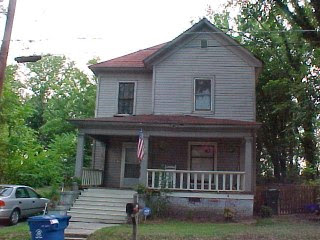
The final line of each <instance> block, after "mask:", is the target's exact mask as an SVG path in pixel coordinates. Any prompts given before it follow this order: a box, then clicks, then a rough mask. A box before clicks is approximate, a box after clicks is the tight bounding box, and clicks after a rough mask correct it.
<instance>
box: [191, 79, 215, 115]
mask: <svg viewBox="0 0 320 240" xmlns="http://www.w3.org/2000/svg"><path fill="white" fill-rule="evenodd" d="M211 85H212V81H211V79H195V81H194V110H195V111H211V110H212V92H211V89H212V87H211Z"/></svg>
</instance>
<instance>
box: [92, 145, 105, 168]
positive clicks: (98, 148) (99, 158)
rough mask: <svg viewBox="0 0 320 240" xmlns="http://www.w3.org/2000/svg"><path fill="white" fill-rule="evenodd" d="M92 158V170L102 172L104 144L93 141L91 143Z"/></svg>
mask: <svg viewBox="0 0 320 240" xmlns="http://www.w3.org/2000/svg"><path fill="white" fill-rule="evenodd" d="M93 146H94V150H93V158H92V166H91V167H92V168H93V169H99V170H104V164H105V162H104V160H105V144H104V143H102V142H100V141H97V140H95V141H94V142H93Z"/></svg>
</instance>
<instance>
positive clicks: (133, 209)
mask: <svg viewBox="0 0 320 240" xmlns="http://www.w3.org/2000/svg"><path fill="white" fill-rule="evenodd" d="M126 213H127V215H128V217H129V218H131V221H132V240H137V239H138V238H137V235H138V215H139V206H138V204H134V203H127V205H126Z"/></svg>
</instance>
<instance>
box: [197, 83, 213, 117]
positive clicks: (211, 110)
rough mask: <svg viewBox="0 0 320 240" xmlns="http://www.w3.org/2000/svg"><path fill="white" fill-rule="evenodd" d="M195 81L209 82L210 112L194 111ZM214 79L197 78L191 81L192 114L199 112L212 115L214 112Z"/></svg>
mask: <svg viewBox="0 0 320 240" xmlns="http://www.w3.org/2000/svg"><path fill="white" fill-rule="evenodd" d="M197 80H207V81H210V85H211V86H210V90H211V92H210V94H211V95H210V96H211V98H210V110H207V109H203V110H201V109H196V82H197ZM213 103H214V78H209V77H197V78H194V79H193V112H199V113H206V112H210V113H213V112H214V104H213Z"/></svg>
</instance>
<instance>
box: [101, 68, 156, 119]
mask: <svg viewBox="0 0 320 240" xmlns="http://www.w3.org/2000/svg"><path fill="white" fill-rule="evenodd" d="M121 81H136V82H137V85H136V88H137V89H136V112H135V114H151V113H152V104H151V102H152V74H151V73H108V74H101V75H99V91H98V93H97V94H99V96H98V98H97V99H98V100H97V101H98V102H97V111H96V117H112V116H114V115H115V114H117V111H118V99H117V96H118V85H119V82H121Z"/></svg>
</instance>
